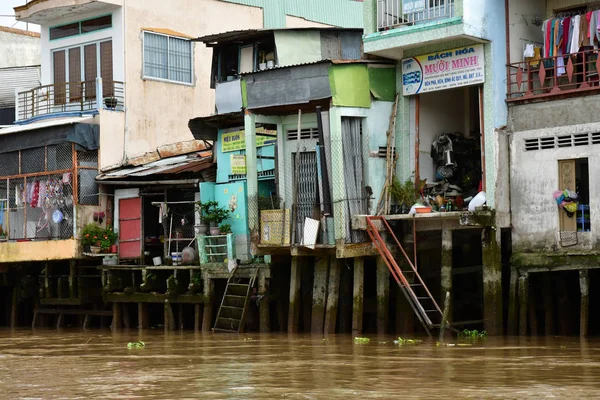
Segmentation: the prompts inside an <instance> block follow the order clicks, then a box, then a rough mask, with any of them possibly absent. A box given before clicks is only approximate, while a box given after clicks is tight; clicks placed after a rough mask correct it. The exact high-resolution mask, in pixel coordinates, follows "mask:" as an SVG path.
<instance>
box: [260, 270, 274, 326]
mask: <svg viewBox="0 0 600 400" xmlns="http://www.w3.org/2000/svg"><path fill="white" fill-rule="evenodd" d="M268 293H269V281H268V280H267V271H266V269H265V268H261V269H259V271H258V295H259V296H262V298H261V300H260V304H259V306H258V312H259V314H260V320H259V323H260V328H259V329H260V332H261V333H268V332H271V319H270V315H269V296H268Z"/></svg>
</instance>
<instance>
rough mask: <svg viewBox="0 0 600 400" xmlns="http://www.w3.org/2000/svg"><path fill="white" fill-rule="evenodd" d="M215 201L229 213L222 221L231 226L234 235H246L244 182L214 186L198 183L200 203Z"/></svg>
mask: <svg viewBox="0 0 600 400" xmlns="http://www.w3.org/2000/svg"><path fill="white" fill-rule="evenodd" d="M212 200H214V201H216V202H218V203H219V206H221V207H226V208H228V209H229V211H231V216H230V217H229V218H228V219H227V220H225V221H223V223H224V224H230V225H231V231H232V232H233V233H235V234H236V235H247V234H248V202H247V198H246V182H242V181H240V182H233V183H223V184H214V183H211V182H203V183H200V201H202V202H207V201H212Z"/></svg>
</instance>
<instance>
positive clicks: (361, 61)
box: [240, 60, 395, 76]
mask: <svg viewBox="0 0 600 400" xmlns="http://www.w3.org/2000/svg"><path fill="white" fill-rule="evenodd" d="M324 63H330V64H336V65H337V64H395V62H394V61H387V60H318V61H311V62H307V63H300V64H293V65H281V66H280V65H277V66H275V67H273V68H268V69H262V70H258V71H251V72H244V73H241V74H240V76H244V75H252V74H260V73H261V72H269V71H273V70H275V69H283V68H293V67H304V66H306V65H316V64H324Z"/></svg>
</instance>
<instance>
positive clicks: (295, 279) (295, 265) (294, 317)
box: [288, 257, 302, 333]
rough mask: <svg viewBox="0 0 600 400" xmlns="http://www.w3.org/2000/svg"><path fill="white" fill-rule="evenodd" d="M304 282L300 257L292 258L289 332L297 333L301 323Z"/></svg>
mask: <svg viewBox="0 0 600 400" xmlns="http://www.w3.org/2000/svg"><path fill="white" fill-rule="evenodd" d="M301 282H302V275H301V266H300V259H299V257H292V266H291V276H290V305H289V311H288V332H289V333H297V332H298V325H299V323H300V298H301V295H302V292H301V291H300V289H301V287H300V284H301Z"/></svg>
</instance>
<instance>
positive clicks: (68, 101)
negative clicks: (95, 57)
mask: <svg viewBox="0 0 600 400" xmlns="http://www.w3.org/2000/svg"><path fill="white" fill-rule="evenodd" d="M15 104H16V112H15V114H16V118H17V121H22V120H25V119H29V118H33V117H37V116H40V115H47V114H56V113H62V112H70V111H90V110H97V109H100V108H105V109H110V110H118V111H123V110H124V109H125V84H124V83H123V82H118V81H104V82H103V81H102V79H100V78H98V79H96V80H94V81H86V82H65V83H54V84H51V85H44V86H39V87H36V88H33V89H31V90H26V91H24V92H17V93H16V103H15Z"/></svg>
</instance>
